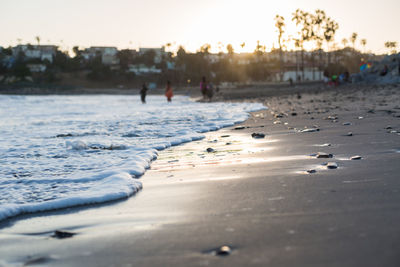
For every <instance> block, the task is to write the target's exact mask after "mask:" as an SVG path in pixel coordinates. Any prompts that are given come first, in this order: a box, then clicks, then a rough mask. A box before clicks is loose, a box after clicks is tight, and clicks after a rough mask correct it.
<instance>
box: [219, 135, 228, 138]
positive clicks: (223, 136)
mask: <svg viewBox="0 0 400 267" xmlns="http://www.w3.org/2000/svg"><path fill="white" fill-rule="evenodd" d="M229 136H230V135H229V134H227V135H221V137H222V138H226V137H229Z"/></svg>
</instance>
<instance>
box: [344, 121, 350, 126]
mask: <svg viewBox="0 0 400 267" xmlns="http://www.w3.org/2000/svg"><path fill="white" fill-rule="evenodd" d="M342 124H343V125H344V126H348V125H351V122H349V121H347V122H343V123H342Z"/></svg>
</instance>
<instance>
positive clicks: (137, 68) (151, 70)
mask: <svg viewBox="0 0 400 267" xmlns="http://www.w3.org/2000/svg"><path fill="white" fill-rule="evenodd" d="M128 72H133V73H135V74H136V75H145V74H159V73H161V70H160V69H157V68H156V67H155V66H151V67H147V66H146V65H144V64H137V65H135V64H131V65H129V66H128Z"/></svg>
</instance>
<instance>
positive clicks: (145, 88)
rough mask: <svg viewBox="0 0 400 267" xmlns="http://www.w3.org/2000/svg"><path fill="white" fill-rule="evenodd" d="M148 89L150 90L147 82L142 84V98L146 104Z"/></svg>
mask: <svg viewBox="0 0 400 267" xmlns="http://www.w3.org/2000/svg"><path fill="white" fill-rule="evenodd" d="M147 90H149V89H148V88H147V86H146V84H145V83H144V84H143V86H142V90H140V99H141V100H142V104H146V94H147Z"/></svg>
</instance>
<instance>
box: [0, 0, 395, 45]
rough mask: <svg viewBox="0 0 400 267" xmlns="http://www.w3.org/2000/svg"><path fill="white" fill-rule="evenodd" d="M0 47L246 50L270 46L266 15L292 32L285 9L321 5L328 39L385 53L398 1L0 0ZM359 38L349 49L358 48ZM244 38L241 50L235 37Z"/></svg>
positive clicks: (270, 31) (270, 21)
mask: <svg viewBox="0 0 400 267" xmlns="http://www.w3.org/2000/svg"><path fill="white" fill-rule="evenodd" d="M0 4H1V9H0V12H1V15H0V25H2V27H1V34H0V46H5V47H7V46H9V45H16V44H17V43H18V41H17V39H21V40H22V41H21V43H28V42H29V43H32V44H34V43H36V41H35V36H39V37H40V39H41V44H56V45H59V46H61V48H62V49H64V50H67V49H68V50H70V49H71V48H72V47H73V46H75V45H79V46H80V47H89V46H95V45H96V46H117V47H118V48H138V47H160V46H162V45H165V44H166V43H172V44H173V47H175V48H176V47H177V46H178V45H183V46H184V47H185V48H186V49H187V50H190V51H195V50H197V49H198V48H199V47H200V46H201V45H203V44H205V43H210V44H211V46H212V49H213V51H218V43H220V46H221V44H222V45H223V47H226V45H227V44H228V43H231V44H233V47H234V49H235V51H237V52H240V51H253V50H254V48H255V46H256V42H257V40H260V42H261V44H263V45H266V47H267V49H268V50H269V49H270V48H271V47H272V46H273V45H274V44H275V47H276V46H277V45H276V43H277V42H276V30H275V26H274V17H275V15H276V14H280V15H282V16H284V17H285V19H286V22H287V24H289V26H290V27H288V29H287V31H288V33H289V34H291V35H295V33H296V29H295V27H294V23H293V22H292V21H291V17H292V16H291V13H293V12H294V11H295V10H296V9H297V8H300V9H303V10H306V11H314V10H315V9H323V10H325V11H326V13H327V14H328V15H329V16H330V17H332V18H333V19H334V20H336V21H337V22H338V23H339V26H340V29H339V31H338V32H337V35H336V42H337V43H338V44H339V46H342V44H341V40H342V39H343V38H348V37H350V35H351V33H352V32H357V33H358V35H359V40H360V39H363V38H365V39H367V46H366V49H367V50H371V51H373V52H376V53H384V52H386V50H385V48H384V42H385V41H397V42H399V41H400V30H399V29H398V27H399V25H400V15H399V11H400V1H399V0H381V1H376V0H336V1H325V0H279V1H276V2H274V1H268V0H245V1H238V0H202V1H198V0H169V1H168V0H113V1H109V0H84V1H81V0H0ZM359 40H358V41H357V47H358V48H359V49H361V45H360V42H359ZM243 42H245V43H246V45H245V47H244V49H243V50H242V48H241V47H240V45H239V44H240V43H243Z"/></svg>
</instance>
